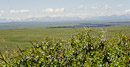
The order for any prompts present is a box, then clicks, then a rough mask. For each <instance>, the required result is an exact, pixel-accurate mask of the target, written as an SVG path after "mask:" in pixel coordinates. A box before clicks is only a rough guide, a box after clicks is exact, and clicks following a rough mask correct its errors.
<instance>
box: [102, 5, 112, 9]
mask: <svg viewBox="0 0 130 67" xmlns="http://www.w3.org/2000/svg"><path fill="white" fill-rule="evenodd" d="M103 9H105V10H108V9H111V7H110V6H108V5H105V6H104V7H103Z"/></svg>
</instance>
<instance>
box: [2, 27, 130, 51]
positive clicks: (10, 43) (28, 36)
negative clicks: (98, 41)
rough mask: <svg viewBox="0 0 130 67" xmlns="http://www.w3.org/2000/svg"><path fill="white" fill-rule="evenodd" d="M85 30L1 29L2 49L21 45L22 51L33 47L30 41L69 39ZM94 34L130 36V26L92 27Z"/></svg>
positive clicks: (15, 47)
mask: <svg viewBox="0 0 130 67" xmlns="http://www.w3.org/2000/svg"><path fill="white" fill-rule="evenodd" d="M78 29H80V30H83V29H84V28H31V29H1V30H0V49H1V50H4V49H5V47H6V45H7V47H8V49H17V45H19V46H20V47H21V48H22V49H24V48H25V49H26V48H28V47H30V46H31V43H30V41H33V40H42V39H43V38H44V37H45V36H48V37H54V38H56V39H57V38H62V39H65V40H67V39H69V37H70V36H71V35H72V34H75V33H76V30H78ZM91 29H92V30H93V31H94V34H97V33H99V32H100V31H106V33H105V35H106V36H108V37H111V36H113V35H114V33H116V32H118V31H124V32H125V33H126V34H127V35H130V26H129V25H128V26H111V27H92V28H91Z"/></svg>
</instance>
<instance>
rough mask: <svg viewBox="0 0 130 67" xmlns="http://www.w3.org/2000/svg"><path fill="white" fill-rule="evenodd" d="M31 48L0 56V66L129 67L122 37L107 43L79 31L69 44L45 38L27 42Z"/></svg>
mask: <svg viewBox="0 0 130 67" xmlns="http://www.w3.org/2000/svg"><path fill="white" fill-rule="evenodd" d="M31 44H32V47H31V48H29V49H25V50H22V49H20V48H19V47H18V48H19V51H17V50H14V52H13V53H11V54H10V53H9V52H8V51H5V53H2V52H0V55H1V57H0V59H1V61H0V62H1V63H0V66H6V67H15V66H16V67H20V66H21V67H22V66H23V67H44V66H45V67H46V66H47V67H50V66H52V67H54V66H56V67H63V66H65V67H70V66H74V67H77V66H79V67H109V66H113V67H117V66H120V67H128V66H130V42H129V40H128V37H127V36H125V35H124V34H123V33H121V32H120V33H118V34H116V35H115V36H113V37H112V38H111V39H107V38H105V37H103V34H102V33H100V34H99V35H98V36H96V35H93V34H91V30H85V31H79V32H77V34H76V35H72V36H71V38H70V40H66V41H64V40H62V39H59V40H55V39H54V38H48V37H46V38H45V39H44V40H42V41H35V42H31Z"/></svg>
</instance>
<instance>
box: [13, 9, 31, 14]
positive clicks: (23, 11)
mask: <svg viewBox="0 0 130 67" xmlns="http://www.w3.org/2000/svg"><path fill="white" fill-rule="evenodd" d="M29 12H30V10H24V9H23V10H10V13H29Z"/></svg>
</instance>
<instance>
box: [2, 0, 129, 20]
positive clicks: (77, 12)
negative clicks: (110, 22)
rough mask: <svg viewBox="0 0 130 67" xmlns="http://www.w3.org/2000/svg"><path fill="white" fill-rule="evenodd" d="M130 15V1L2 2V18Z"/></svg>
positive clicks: (33, 0) (58, 0)
mask: <svg viewBox="0 0 130 67" xmlns="http://www.w3.org/2000/svg"><path fill="white" fill-rule="evenodd" d="M127 13H130V0H0V18H7V19H25V18H31V17H43V16H51V17H57V16H65V17H82V18H84V17H95V16H108V15H122V14H127Z"/></svg>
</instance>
